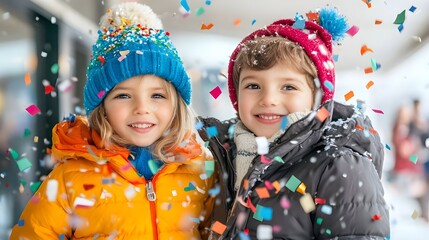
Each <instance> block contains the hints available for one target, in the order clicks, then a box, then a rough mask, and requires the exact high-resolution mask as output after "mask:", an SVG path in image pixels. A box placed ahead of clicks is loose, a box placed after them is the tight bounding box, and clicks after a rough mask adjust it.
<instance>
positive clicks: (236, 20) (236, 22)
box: [234, 18, 241, 27]
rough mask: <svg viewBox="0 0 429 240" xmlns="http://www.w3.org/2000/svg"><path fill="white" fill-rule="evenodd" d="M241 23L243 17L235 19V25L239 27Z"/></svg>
mask: <svg viewBox="0 0 429 240" xmlns="http://www.w3.org/2000/svg"><path fill="white" fill-rule="evenodd" d="M240 24H241V19H239V18H237V19H235V20H234V26H235V27H237V26H238V25H240Z"/></svg>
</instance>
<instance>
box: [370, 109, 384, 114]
mask: <svg viewBox="0 0 429 240" xmlns="http://www.w3.org/2000/svg"><path fill="white" fill-rule="evenodd" d="M372 111H374V112H375V113H378V114H384V112H383V111H382V110H379V109H372Z"/></svg>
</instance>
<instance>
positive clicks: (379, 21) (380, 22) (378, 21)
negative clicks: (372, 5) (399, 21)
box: [374, 19, 383, 25]
mask: <svg viewBox="0 0 429 240" xmlns="http://www.w3.org/2000/svg"><path fill="white" fill-rule="evenodd" d="M382 23H383V21H382V20H380V19H375V21H374V24H376V25H379V24H382Z"/></svg>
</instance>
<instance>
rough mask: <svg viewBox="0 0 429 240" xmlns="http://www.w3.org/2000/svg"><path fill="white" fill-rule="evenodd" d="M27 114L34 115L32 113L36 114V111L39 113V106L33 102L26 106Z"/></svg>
mask: <svg viewBox="0 0 429 240" xmlns="http://www.w3.org/2000/svg"><path fill="white" fill-rule="evenodd" d="M25 110H26V111H27V112H28V113H29V114H30V116H32V117H33V116H34V115H36V114H38V113H40V109H39V107H37V106H36V105H34V104H31V105H30V106H28V107H27V108H26V109H25Z"/></svg>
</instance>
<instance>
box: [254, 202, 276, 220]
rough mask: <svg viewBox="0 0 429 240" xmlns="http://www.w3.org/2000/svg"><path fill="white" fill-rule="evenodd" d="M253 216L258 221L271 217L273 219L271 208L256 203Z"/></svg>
mask: <svg viewBox="0 0 429 240" xmlns="http://www.w3.org/2000/svg"><path fill="white" fill-rule="evenodd" d="M253 218H255V219H256V220H259V221H263V220H266V221H271V219H273V209H272V208H270V207H264V206H262V205H259V204H258V205H256V211H255V213H254V214H253Z"/></svg>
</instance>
